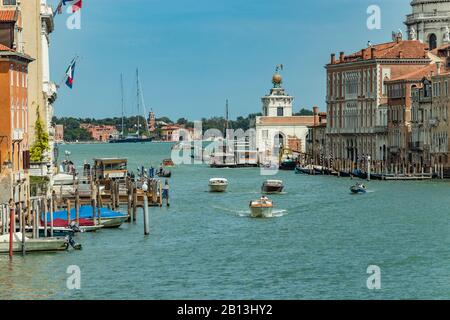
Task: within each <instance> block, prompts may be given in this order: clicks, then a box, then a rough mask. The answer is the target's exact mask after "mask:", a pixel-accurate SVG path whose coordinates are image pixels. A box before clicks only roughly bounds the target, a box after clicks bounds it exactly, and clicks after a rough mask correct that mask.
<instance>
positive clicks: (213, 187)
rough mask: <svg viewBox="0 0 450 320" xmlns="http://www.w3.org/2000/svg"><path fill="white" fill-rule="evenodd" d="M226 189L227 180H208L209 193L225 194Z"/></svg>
mask: <svg viewBox="0 0 450 320" xmlns="http://www.w3.org/2000/svg"><path fill="white" fill-rule="evenodd" d="M227 188H228V180H227V179H225V178H213V179H211V180H209V191H210V192H225V191H226V190H227Z"/></svg>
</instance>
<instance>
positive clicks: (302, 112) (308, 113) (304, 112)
mask: <svg viewBox="0 0 450 320" xmlns="http://www.w3.org/2000/svg"><path fill="white" fill-rule="evenodd" d="M313 115H314V112H312V111H311V110H309V109H306V108H302V109H301V110H300V112H297V113H296V114H295V116H313Z"/></svg>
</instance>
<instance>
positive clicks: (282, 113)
mask: <svg viewBox="0 0 450 320" xmlns="http://www.w3.org/2000/svg"><path fill="white" fill-rule="evenodd" d="M283 116H284V110H283V107H278V108H277V117H283Z"/></svg>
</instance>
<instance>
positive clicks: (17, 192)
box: [0, 15, 33, 203]
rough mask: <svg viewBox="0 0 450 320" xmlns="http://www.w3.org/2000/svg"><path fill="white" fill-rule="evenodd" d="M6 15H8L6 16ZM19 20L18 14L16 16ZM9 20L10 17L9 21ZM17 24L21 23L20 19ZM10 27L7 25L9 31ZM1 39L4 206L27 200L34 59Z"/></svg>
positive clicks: (0, 182)
mask: <svg viewBox="0 0 450 320" xmlns="http://www.w3.org/2000/svg"><path fill="white" fill-rule="evenodd" d="M3 16H5V15H3ZM15 17H17V15H16V16H15ZM8 19H9V18H8ZM16 21H17V20H16ZM8 25H10V26H11V28H12V30H11V32H13V30H14V28H15V26H14V24H11V23H10V21H8V23H3V21H2V19H1V16H0V26H1V27H2V28H3V30H4V29H5V27H6V26H8ZM1 40H2V38H0V203H6V202H8V201H9V199H11V198H12V199H14V200H15V201H18V200H19V198H20V200H24V199H25V195H26V192H27V180H28V179H27V177H26V174H25V171H26V169H27V167H28V163H29V152H28V150H29V145H28V64H29V63H30V62H32V61H33V59H32V58H31V57H29V56H27V55H25V54H23V53H19V52H17V51H15V50H13V49H11V48H10V47H8V46H6V45H5V44H3V43H2V41H1Z"/></svg>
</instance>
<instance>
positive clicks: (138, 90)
mask: <svg viewBox="0 0 450 320" xmlns="http://www.w3.org/2000/svg"><path fill="white" fill-rule="evenodd" d="M136 87H137V109H138V112H137V136H138V138H139V131H140V130H139V129H140V121H139V117H140V116H139V112H140V111H141V105H140V101H139V97H140V95H141V94H140V89H139V69H136Z"/></svg>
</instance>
